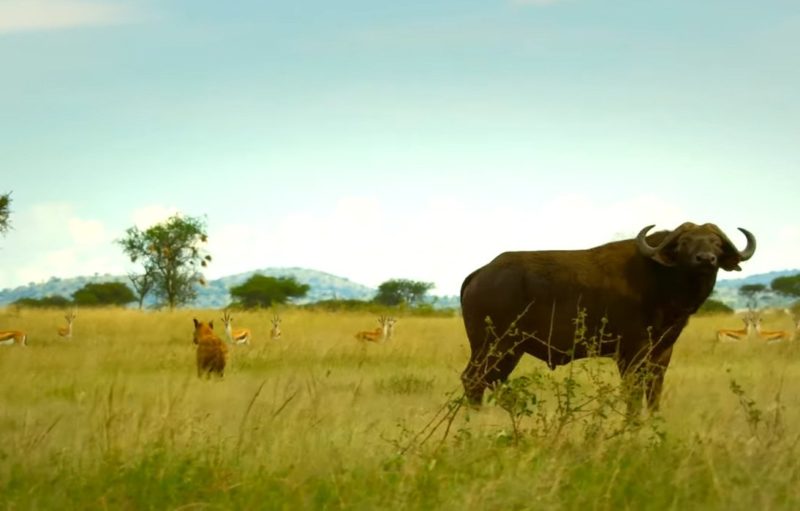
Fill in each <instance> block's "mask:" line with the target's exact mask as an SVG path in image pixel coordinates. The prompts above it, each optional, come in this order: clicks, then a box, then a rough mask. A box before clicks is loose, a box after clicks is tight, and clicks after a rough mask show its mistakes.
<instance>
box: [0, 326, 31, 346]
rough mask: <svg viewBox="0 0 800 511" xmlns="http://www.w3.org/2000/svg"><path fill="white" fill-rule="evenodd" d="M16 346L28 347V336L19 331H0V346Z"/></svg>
mask: <svg viewBox="0 0 800 511" xmlns="http://www.w3.org/2000/svg"><path fill="white" fill-rule="evenodd" d="M13 344H16V345H18V346H27V345H28V335H27V334H26V333H25V332H20V331H19V330H3V331H0V346H11V345H13Z"/></svg>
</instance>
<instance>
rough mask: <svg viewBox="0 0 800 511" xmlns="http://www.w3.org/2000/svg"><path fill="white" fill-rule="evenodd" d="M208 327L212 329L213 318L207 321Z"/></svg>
mask: <svg viewBox="0 0 800 511" xmlns="http://www.w3.org/2000/svg"><path fill="white" fill-rule="evenodd" d="M208 328H210V329H211V330H214V320H213V319H212V320H211V321H209V322H208Z"/></svg>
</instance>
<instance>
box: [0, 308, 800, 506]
mask: <svg viewBox="0 0 800 511" xmlns="http://www.w3.org/2000/svg"><path fill="white" fill-rule="evenodd" d="M61 316H63V314H62V311H27V310H23V311H21V312H19V313H16V312H14V311H12V310H10V309H6V310H0V328H15V329H24V330H26V331H27V332H28V339H29V344H30V346H29V347H28V348H17V347H7V348H4V349H0V507H3V508H7V509H30V508H42V509H48V508H55V507H59V508H63V507H69V508H109V509H142V508H153V509H171V508H184V509H185V508H200V507H214V508H245V509H299V508H303V509H305V508H318V509H322V508H324V509H375V508H386V509H409V508H412V509H464V508H467V509H499V508H515V509H542V508H544V509H573V508H581V509H585V508H591V509H660V508H676V509H752V508H754V507H755V508H758V509H794V508H797V506H798V505H799V504H800V490H799V489H798V485H797V479H798V477H799V476H800V471H798V469H797V463H796V462H795V459H796V457H797V451H798V449H797V440H798V439H800V431H798V428H797V426H798V424H800V416H798V410H799V409H800V406H799V405H800V397H798V395H799V394H800V393H798V390H800V380H798V376H800V374H798V373H800V364H798V357H800V350H799V349H798V346H800V345H799V344H784V345H770V346H767V345H763V344H757V343H754V342H748V343H741V344H717V343H716V342H715V331H716V329H717V328H720V327H730V326H736V323H737V321H738V320H736V319H735V318H731V317H701V318H695V319H693V320H692V321H691V323H690V325H689V326H688V327H687V329H686V331H685V332H684V334H683V335H682V337H681V339H680V340H679V342H678V344H677V346H676V351H675V355H674V357H673V362H672V365H671V366H670V369H669V371H668V373H667V378H666V384H665V392H664V399H663V410H662V412H661V413H660V414H659V415H658V416H656V417H651V418H646V419H645V420H644V421H643V422H641V423H640V424H635V425H633V426H630V427H622V428H621V427H620V425H621V424H623V425H624V421H622V419H621V418H620V417H619V416H615V415H614V413H613V412H608V410H611V409H612V408H608V409H605V410H606V412H607V415H608V416H607V417H599V416H592V415H586V416H583V415H579V414H578V413H577V412H575V413H574V415H572V416H569V417H567V418H568V419H570V420H569V421H566V422H567V424H568V425H567V426H566V427H564V428H562V429H560V430H558V431H557V432H556V430H555V429H549V430H547V429H545V428H544V427H543V426H542V423H541V422H538V421H540V419H541V418H542V417H543V416H545V418H546V417H552V416H553V414H555V413H557V412H556V408H555V404H556V400H557V398H558V397H559V395H560V394H559V393H561V392H563V391H564V389H566V388H572V387H569V385H573V384H574V385H576V386H575V388H574V395H575V399H576V402H577V401H578V400H579V399H580V398H581V397H585V396H593V397H594V398H596V399H597V401H598V402H600V401H602V400H604V399H606V398H607V399H608V402H609V403H611V404H613V403H614V400H615V399H616V397H615V392H616V391H617V387H618V382H619V378H618V376H617V375H616V373H615V369H614V367H613V364H611V363H610V361H608V360H588V361H580V362H577V363H575V364H573V365H572V366H567V367H563V368H559V369H558V370H556V371H554V372H552V373H551V372H550V371H548V370H547V369H546V368H545V367H544V364H543V363H541V362H539V361H536V360H534V359H532V358H531V357H525V358H524V359H523V362H522V363H521V364H520V366H519V367H518V369H517V370H516V371H515V372H514V374H513V375H512V376H513V377H515V378H519V377H523V376H524V377H529V378H530V379H531V381H537V382H539V386H538V387H530V388H531V389H532V390H529V391H528V392H529V393H530V394H535V399H534V400H532V401H531V402H527V401H526V403H527V404H526V405H525V407H527V408H523V409H522V412H526V413H520V414H519V416H518V422H517V423H515V424H512V421H511V417H510V414H509V412H508V411H507V410H504V409H503V408H501V407H499V406H492V405H487V406H485V407H484V408H483V409H482V410H480V411H475V410H469V409H467V408H458V405H459V402H458V401H457V400H456V398H457V397H458V395H459V393H460V382H459V374H460V372H461V370H462V369H463V367H464V365H465V364H466V361H467V358H468V346H467V342H466V336H465V334H464V330H463V326H462V324H461V321H460V319H459V318H456V317H453V318H415V317H401V318H399V321H398V323H397V325H396V331H395V335H394V338H393V339H392V340H391V341H390V342H389V343H386V344H383V345H375V344H373V343H360V342H358V341H357V340H356V339H355V338H354V334H355V333H356V332H357V331H359V330H364V329H365V328H370V327H371V326H372V325H373V324H374V322H375V317H374V316H371V315H366V314H357V313H341V314H334V313H322V312H308V311H294V310H288V311H284V312H282V314H281V316H282V318H283V323H282V330H283V338H282V339H280V340H279V341H272V340H270V339H269V329H270V326H271V325H270V318H271V317H272V313H271V311H263V312H258V313H256V312H241V313H237V325H238V326H242V327H248V328H251V329H252V330H253V334H254V338H253V340H252V345H251V346H249V347H248V346H230V354H231V356H230V361H229V365H228V367H227V369H226V373H225V378H224V379H223V380H222V381H214V380H213V379H212V380H210V381H207V380H201V379H198V378H197V377H196V373H195V364H194V346H193V344H192V341H191V335H192V328H193V326H192V318H193V317H196V318H198V319H200V320H209V319H213V320H214V321H215V329H216V330H217V331H218V333H222V323H221V320H220V313H219V311H175V312H171V313H170V312H140V311H131V310H79V311H78V317H77V319H76V321H75V327H74V328H75V330H74V335H73V339H72V340H71V341H65V340H63V339H61V338H59V337H58V335H57V333H56V327H57V326H58V325H59V324H60V321H61V319H63V318H62V317H61ZM769 321H770V326H771V327H782V326H783V322H784V318H781V317H778V316H776V317H773V318H770V319H769ZM605 385H607V387H606V386H605ZM598 389H599V390H598ZM570 392H573V391H570ZM528 397H530V396H528ZM456 408H458V413H457V414H455V416H454V419H453V420H452V422H450V421H445V422H443V423H441V424H440V427H438V429H435V430H434V431H433V432H432V433H431V436H430V438H428V439H427V441H424V442H423V441H422V440H423V439H424V438H425V436H426V435H427V434H428V433H429V432H430V429H426V426H428V425H430V423H431V420H432V419H434V418H435V417H436V413H437V412H438V411H440V410H442V409H444V410H455V409H456ZM527 412H530V413H527ZM434 424H435V423H434ZM514 428H518V430H519V433H520V435H519V436H518V437H512V436H511V433H512V432H513V430H514ZM445 430H447V436H446V437H445ZM420 433H423V434H420Z"/></svg>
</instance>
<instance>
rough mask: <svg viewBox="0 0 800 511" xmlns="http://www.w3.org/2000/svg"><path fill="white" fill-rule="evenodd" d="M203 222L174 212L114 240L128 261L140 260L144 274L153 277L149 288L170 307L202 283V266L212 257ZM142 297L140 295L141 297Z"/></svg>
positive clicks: (187, 297) (190, 295) (190, 297)
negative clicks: (163, 218)
mask: <svg viewBox="0 0 800 511" xmlns="http://www.w3.org/2000/svg"><path fill="white" fill-rule="evenodd" d="M207 242H208V234H207V233H206V225H205V222H204V221H203V220H202V219H200V218H194V217H190V216H181V215H173V216H172V217H170V218H168V219H167V220H165V221H164V222H162V223H160V224H156V225H154V226H152V227H150V228H148V229H146V230H144V231H142V230H140V229H139V228H138V227H135V226H134V227H131V228H129V229H128V230H126V231H125V237H124V238H122V239H121V240H118V241H117V243H119V244H120V246H122V250H123V252H124V253H125V254H126V255H127V256H128V257H129V258H130V260H131V262H133V263H136V262H140V263H141V264H142V266H143V274H144V275H149V276H150V277H151V278H152V291H153V293H154V294H155V295H156V297H157V298H158V299H159V303H160V304H161V305H166V306H168V307H169V308H170V309H174V308H175V307H176V306H179V305H184V304H186V303H188V302H190V301H191V300H193V299H194V298H195V297H196V296H197V290H196V288H195V286H196V285H197V284H203V283H205V280H204V279H203V275H202V273H201V271H200V270H201V268H204V267H205V266H206V265H207V264H208V262H209V261H211V256H210V255H208V253H207V252H206V251H205V249H204V246H205V244H206V243H207ZM143 299H144V296H143V295H140V303H141V300H143Z"/></svg>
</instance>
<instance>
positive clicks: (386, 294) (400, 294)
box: [373, 279, 433, 306]
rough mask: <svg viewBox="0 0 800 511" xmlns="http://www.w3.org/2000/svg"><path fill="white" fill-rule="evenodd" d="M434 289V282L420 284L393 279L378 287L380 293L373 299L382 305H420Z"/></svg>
mask: <svg viewBox="0 0 800 511" xmlns="http://www.w3.org/2000/svg"><path fill="white" fill-rule="evenodd" d="M431 289H433V283H432V282H420V281H415V280H407V279H391V280H387V281H386V282H384V283H382V284H381V285H380V286H378V293H377V294H376V295H375V298H374V299H373V300H374V301H375V302H377V303H380V304H382V305H389V306H396V305H410V306H415V305H419V304H421V303H422V302H423V300H424V299H425V295H426V294H427V292H428V291H430V290H431Z"/></svg>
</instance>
